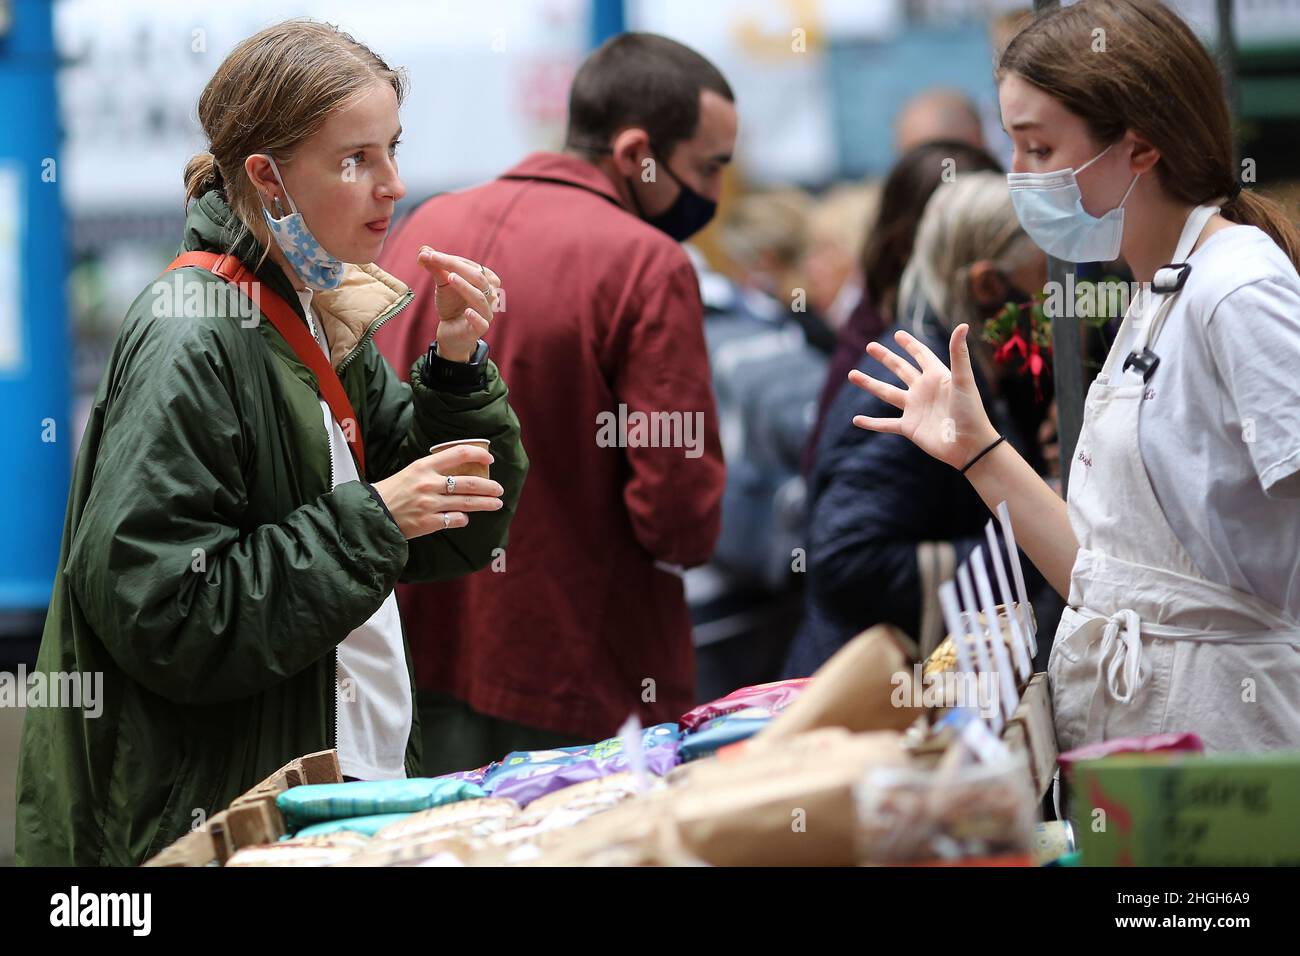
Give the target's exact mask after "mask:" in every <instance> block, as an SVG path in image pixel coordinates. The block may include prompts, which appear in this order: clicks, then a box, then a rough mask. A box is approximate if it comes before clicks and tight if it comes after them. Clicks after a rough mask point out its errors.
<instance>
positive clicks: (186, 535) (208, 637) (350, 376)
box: [17, 21, 528, 865]
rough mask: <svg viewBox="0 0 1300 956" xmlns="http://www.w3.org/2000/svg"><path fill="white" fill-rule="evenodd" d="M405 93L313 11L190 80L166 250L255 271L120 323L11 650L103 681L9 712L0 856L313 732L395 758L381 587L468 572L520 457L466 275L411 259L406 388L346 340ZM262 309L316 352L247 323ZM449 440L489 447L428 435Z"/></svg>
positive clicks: (123, 854) (198, 792) (173, 809)
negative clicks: (178, 229)
mask: <svg viewBox="0 0 1300 956" xmlns="http://www.w3.org/2000/svg"><path fill="white" fill-rule="evenodd" d="M403 92H404V83H403V80H402V78H401V76H400V75H399V74H398V73H396V72H394V71H393V70H392V69H390V68H389V67H388V66H387V65H386V64H385V63H384V62H383V61H382V60H380V59H379V57H377V56H376V55H375V54H374V53H373V52H372V51H370V50H369V49H367V48H366V47H364V46H363V45H361V44H359V43H357V42H355V41H354V40H352V38H350V37H348V36H346V35H345V34H342V33H340V32H339V31H337V30H335V29H334V28H333V27H330V26H327V25H323V24H318V23H313V22H310V21H289V22H287V23H283V24H280V25H278V26H275V27H271V28H269V29H267V30H264V31H262V32H261V33H259V34H257V35H256V36H254V37H251V38H250V39H248V40H246V41H244V42H243V43H241V44H240V45H239V46H238V47H236V48H235V49H234V51H232V53H231V54H230V56H229V57H228V58H227V59H226V61H225V62H224V63H223V64H222V65H221V67H220V68H219V69H218V71H217V73H216V74H215V75H214V76H213V78H212V80H211V81H210V82H209V83H208V85H207V87H206V89H205V90H204V92H203V96H202V98H201V99H200V101H199V119H200V122H201V123H202V125H203V128H204V131H205V133H206V134H207V137H208V139H209V141H210V143H211V146H210V149H211V153H203V154H200V155H199V156H196V157H195V158H194V159H193V160H192V161H191V162H190V164H189V167H188V168H187V169H186V177H185V180H186V183H185V185H186V192H187V205H190V203H191V201H192V205H190V210H189V214H188V218H187V221H186V225H185V235H184V240H183V244H182V252H183V253H195V252H207V253H219V254H221V253H224V254H229V255H231V256H234V257H236V258H237V259H238V260H239V261H240V262H242V263H243V265H244V266H246V267H247V269H248V270H250V271H251V272H252V273H253V282H252V283H251V284H249V285H246V286H244V287H243V289H242V291H241V289H240V288H239V287H237V286H235V285H232V284H230V283H227V282H226V281H225V280H224V279H222V278H220V277H219V276H218V275H215V274H214V271H210V268H211V269H214V270H215V269H218V267H216V266H211V265H210V263H208V266H209V267H210V268H209V267H205V266H204V265H203V264H200V265H189V266H186V267H183V268H178V269H176V270H175V271H172V272H168V273H166V274H164V275H163V276H162V277H161V278H160V279H159V281H157V282H155V283H153V284H151V286H150V287H149V288H148V289H146V290H145V291H144V292H143V293H142V294H141V296H140V297H139V298H138V299H137V300H136V301H135V303H134V304H133V305H132V306H131V309H130V311H129V313H128V314H127V316H126V318H125V320H124V322H123V324H122V328H121V331H120V333H119V335H118V339H117V343H116V345H115V347H114V350H113V353H112V356H111V358H110V360H109V365H108V369H107V370H106V372H105V374H104V379H103V382H102V383H101V384H100V387H99V391H98V394H97V395H96V398H95V404H94V409H93V412H92V414H91V416H90V420H89V423H88V425H87V427H86V432H85V436H84V438H83V441H82V445H81V450H80V453H79V456H78V460H77V467H76V472H75V475H74V478H73V483H72V489H71V493H70V496H69V501H68V512H67V518H66V521H65V525H64V531H63V542H62V550H61V554H60V557H59V567H58V573H57V578H56V581H55V586H54V593H53V596H52V598H51V602H50V609H49V615H48V617H47V618H46V623H45V633H44V637H43V640H42V643H41V649H40V655H39V658H38V661H37V670H38V671H43V672H46V673H48V674H50V675H57V674H72V675H93V676H95V677H96V679H100V678H99V677H98V675H102V698H103V699H102V700H101V701H96V702H95V711H99V713H98V714H97V715H96V713H95V712H94V711H92V710H91V709H90V708H89V707H80V708H73V707H42V708H33V709H30V710H29V711H28V713H27V720H26V724H25V726H24V728H23V741H22V751H21V755H20V760H19V771H18V777H19V780H18V828H17V830H18V832H17V856H18V861H19V862H20V863H28V864H83V865H123V864H125V865H130V864H138V863H140V862H142V861H143V860H145V859H146V858H148V857H149V856H151V855H152V854H154V853H156V852H157V851H159V850H160V849H162V848H163V847H165V846H166V845H168V844H169V843H170V842H172V841H173V840H175V839H176V838H177V837H179V836H181V835H183V834H184V833H185V832H186V831H188V830H189V829H190V828H191V827H193V826H195V825H197V824H199V823H201V822H202V821H204V820H205V819H206V818H207V817H208V816H209V815H211V814H212V813H215V812H216V811H218V810H220V809H221V808H223V807H225V806H226V805H227V804H228V803H229V802H230V801H231V799H232V798H234V797H235V796H237V795H238V794H240V793H241V792H243V791H244V790H246V789H248V788H249V787H251V786H253V785H254V784H256V783H257V782H258V781H260V780H262V779H263V778H265V777H266V776H267V775H269V774H270V773H272V772H273V771H274V770H276V769H277V768H278V767H280V766H281V765H283V764H284V763H286V762H287V761H289V760H291V759H293V758H294V757H297V756H300V755H302V754H305V753H310V752H313V751H318V750H324V749H327V748H337V749H338V751H339V760H340V764H341V766H342V769H343V772H344V774H345V775H347V776H351V777H357V778H362V779H386V778H394V777H401V776H404V775H415V774H417V773H418V768H419V766H420V759H419V752H418V742H419V740H420V734H419V729H418V727H417V726H415V708H414V703H413V686H412V685H413V681H412V678H411V673H410V655H409V649H408V648H407V647H406V644H405V639H404V636H403V634H402V629H401V623H400V620H399V618H398V615H397V606H396V603H395V600H394V597H393V587H394V585H395V584H396V583H397V582H398V581H399V580H400V581H427V580H439V579H447V578H452V577H457V576H459V575H462V574H468V573H470V572H472V571H475V570H478V569H480V568H483V567H485V566H487V565H488V564H489V563H490V562H491V561H492V559H493V558H494V556H496V555H497V554H499V553H500V550H499V549H501V548H503V547H504V546H505V543H506V535H507V528H508V526H509V523H510V517H511V515H512V513H513V511H514V506H515V504H516V502H517V501H518V499H519V492H520V489H521V487H522V485H523V481H524V476H525V474H526V472H527V468H528V462H527V458H526V456H525V454H524V450H523V447H522V446H521V444H520V441H519V422H518V419H517V418H516V417H515V415H514V413H513V412H512V411H511V409H510V406H509V404H508V402H507V393H506V387H505V383H504V382H502V381H501V378H500V376H499V375H498V374H497V370H496V368H495V366H494V365H493V364H492V363H491V362H490V361H488V360H487V358H486V355H485V352H486V346H484V345H482V344H481V336H482V334H483V333H484V332H485V331H486V329H487V327H488V324H489V322H490V320H491V317H492V308H491V300H492V298H493V297H494V295H495V293H496V289H497V286H498V285H499V280H497V278H496V276H495V275H494V274H493V273H492V272H491V270H489V269H487V268H485V267H482V266H480V265H478V264H477V263H473V262H470V261H468V260H464V259H460V258H457V257H454V256H448V255H444V254H442V253H438V252H434V251H432V250H426V251H424V252H422V253H421V264H422V265H424V267H425V268H428V269H430V270H431V271H433V272H434V273H435V275H436V276H437V283H438V290H437V296H438V311H439V316H440V319H441V324H440V325H439V327H438V332H437V344H436V348H435V349H434V350H431V351H432V354H431V355H428V356H425V357H422V358H421V359H420V360H419V361H417V362H416V363H415V366H414V367H413V368H412V369H411V374H410V384H409V385H408V384H406V383H404V382H403V381H401V380H400V379H399V377H398V376H397V374H395V372H394V370H393V369H392V368H391V367H390V366H389V365H388V364H387V362H385V360H384V359H383V358H382V357H381V356H380V354H379V352H378V351H377V350H376V348H375V346H374V344H373V342H372V341H371V340H372V337H373V335H374V333H375V330H376V329H377V328H378V327H379V326H380V325H381V324H382V323H383V322H384V321H386V320H387V319H388V318H390V317H391V316H393V315H394V314H396V313H397V312H399V311H400V310H401V309H403V308H405V307H406V305H407V304H408V303H409V302H410V300H411V297H412V293H411V292H410V291H409V290H408V289H407V288H406V287H405V286H404V285H403V284H402V283H400V282H399V281H397V280H396V279H394V278H393V277H392V276H389V275H388V274H386V273H384V272H382V271H381V270H379V269H378V268H376V267H375V266H374V265H373V264H371V263H372V262H373V260H374V259H375V258H376V257H377V256H378V254H379V251H380V249H381V248H382V246H383V241H384V236H385V234H386V232H387V228H388V225H389V223H390V220H391V216H392V213H393V208H394V205H395V203H396V202H397V201H398V200H399V199H400V198H401V197H402V195H403V193H404V192H405V190H404V187H403V186H402V183H401V180H400V178H399V177H398V172H397V164H396V160H395V150H396V141H397V137H398V134H399V132H400V127H399V123H398V106H399V104H400V102H401V99H402V94H403ZM191 258H192V259H193V258H195V257H191ZM199 260H200V262H203V260H202V259H201V257H199ZM218 271H219V270H218ZM276 300H282V301H283V302H285V303H288V306H289V307H290V308H287V309H284V308H282V309H278V310H274V311H276V314H277V315H278V316H279V317H280V320H281V321H284V320H285V319H286V318H287V319H289V320H291V322H293V323H297V325H299V326H302V325H305V326H306V328H307V329H308V330H309V331H310V333H311V336H312V337H313V338H314V339H315V347H318V348H319V350H320V353H321V354H320V355H309V352H310V349H311V348H312V347H313V346H312V342H311V339H308V338H306V337H305V336H303V335H302V330H301V328H288V333H291V334H289V337H288V339H286V337H285V335H282V334H281V332H280V331H279V330H278V329H277V326H276V325H275V324H274V322H273V321H272V320H269V319H268V314H269V313H270V312H272V311H273V309H272V305H273V304H274V302H275V301H276ZM254 302H257V303H259V304H260V307H259V308H254V307H253V305H252V303H254ZM290 340H293V342H294V344H291V341H290ZM304 341H305V342H306V343H307V344H306V345H305V346H304V345H303V342H304ZM304 348H305V349H307V351H304ZM322 359H324V362H322ZM430 363H432V364H430ZM313 364H315V365H316V366H317V367H318V370H319V372H320V376H319V379H318V374H317V372H316V371H313V370H312V365H313ZM328 366H332V367H333V370H334V374H335V375H337V378H338V380H339V381H340V382H341V384H342V393H344V394H345V395H346V400H345V401H340V397H339V395H338V394H335V393H331V390H330V388H329V387H328V386H329V381H321V380H322V379H324V380H329V379H331V378H332V376H331V375H330V374H329V372H328ZM326 399H329V400H328V401H327V400H326ZM349 405H350V406H351V407H350V408H348V406H349ZM342 409H346V410H347V411H348V412H349V413H350V414H346V415H345V414H340V413H339V412H340V410H342ZM459 438H486V439H489V440H490V443H491V444H490V453H489V451H488V450H484V449H482V448H481V447H475V446H464V445H462V446H457V447H454V448H452V449H450V450H448V451H443V452H439V453H436V454H429V449H430V448H431V447H432V446H433V445H436V444H439V443H441V442H446V441H451V440H453V439H459ZM354 446H355V448H354ZM489 463H490V465H491V478H490V479H488V478H476V477H469V476H466V475H465V474H464V472H465V471H466V470H467V469H466V467H465V466H467V465H474V464H478V465H483V464H489ZM456 475H460V477H449V476H456Z"/></svg>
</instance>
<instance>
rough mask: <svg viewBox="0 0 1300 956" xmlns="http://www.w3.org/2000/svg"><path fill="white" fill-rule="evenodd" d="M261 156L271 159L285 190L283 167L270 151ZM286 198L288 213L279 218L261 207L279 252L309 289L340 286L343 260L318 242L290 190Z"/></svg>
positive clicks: (277, 178)
mask: <svg viewBox="0 0 1300 956" xmlns="http://www.w3.org/2000/svg"><path fill="white" fill-rule="evenodd" d="M262 155H264V156H265V157H266V158H267V160H268V161H269V162H270V164H271V171H272V172H273V173H275V178H276V181H277V182H279V184H280V188H281V189H284V180H283V179H281V178H280V170H279V168H278V167H277V166H276V165H275V159H274V158H273V157H272V156H271V154H270V153H263V154H262ZM284 198H285V201H286V202H288V203H289V215H287V216H284V217H282V218H280V219H276V218H274V217H273V216H272V215H271V211H270V210H269V209H267V208H266V206H265V205H263V206H262V218H263V219H265V220H266V225H267V228H268V229H270V230H271V236H272V237H273V238H274V239H275V241H276V244H277V245H278V246H279V247H280V251H281V252H283V253H284V257H285V258H286V259H288V260H289V265H290V266H292V267H293V271H294V272H296V273H297V274H298V278H299V279H301V280H302V281H303V283H304V284H305V285H306V286H307V288H309V289H314V290H316V291H317V292H325V291H327V290H329V289H336V288H338V285H339V283H340V282H342V281H343V263H342V262H341V261H340V260H339V259H336V258H335V257H334V256H332V255H330V254H329V253H328V252H326V251H325V247H324V246H322V245H321V244H320V243H319V242H317V241H316V237H315V236H313V235H312V234H311V230H310V229H308V228H307V223H306V222H304V221H303V218H302V213H300V212H299V211H298V207H297V206H295V205H294V202H293V198H292V197H291V196H290V195H289V190H287V189H284ZM277 205H278V203H277Z"/></svg>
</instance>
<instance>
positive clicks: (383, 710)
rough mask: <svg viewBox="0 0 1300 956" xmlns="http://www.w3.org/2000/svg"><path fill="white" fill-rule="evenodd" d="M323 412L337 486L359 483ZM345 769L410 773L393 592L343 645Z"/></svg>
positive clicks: (342, 441)
mask: <svg viewBox="0 0 1300 956" xmlns="http://www.w3.org/2000/svg"><path fill="white" fill-rule="evenodd" d="M311 297H312V293H311V292H310V291H306V292H299V293H298V298H299V300H300V301H301V302H302V307H303V310H304V311H305V312H306V313H307V321H308V324H309V325H310V326H311V329H312V333H313V334H314V335H315V336H316V341H317V342H318V343H319V344H320V347H321V350H322V351H323V352H324V353H325V355H326V357H327V358H328V356H329V348H328V346H327V345H326V342H325V334H324V330H323V329H322V328H321V327H320V323H318V322H317V321H316V318H315V316H314V315H312V311H311ZM320 407H321V415H322V417H323V422H324V425H325V429H326V431H327V432H328V433H329V436H330V439H329V441H330V458H331V462H332V463H331V466H330V467H331V469H332V473H333V475H334V487H335V488H337V487H338V486H339V485H341V484H343V483H344V482H347V481H357V480H359V476H358V475H357V466H356V462H355V461H353V460H352V452H351V451H350V450H349V449H348V445H347V439H346V438H345V437H344V435H343V430H342V429H341V428H340V427H339V423H338V422H337V421H336V420H335V418H334V415H333V413H332V412H330V408H329V405H328V404H327V403H326V402H325V401H324V399H322V400H321V403H320ZM335 691H336V695H337V697H336V699H337V701H338V744H337V747H338V756H339V769H340V770H341V771H342V773H343V775H344V776H346V777H358V778H360V779H362V780H393V779H400V778H402V777H405V776H406V768H405V765H404V763H405V758H406V742H407V739H408V738H409V737H410V734H411V679H410V674H409V672H408V670H407V667H406V649H405V646H404V645H403V643H402V621H401V618H400V617H399V616H398V610H397V596H396V595H395V594H394V593H393V592H392V591H389V592H388V596H387V597H386V598H384V603H383V604H381V605H380V606H379V610H377V611H376V612H375V613H374V614H373V615H372V616H371V617H370V620H368V621H366V623H364V624H362V625H361V626H360V627H359V628H357V629H356V630H355V631H353V632H352V633H351V634H349V635H348V636H347V637H346V638H345V639H344V641H343V643H342V644H340V645H339V648H338V672H337V674H336V687H335Z"/></svg>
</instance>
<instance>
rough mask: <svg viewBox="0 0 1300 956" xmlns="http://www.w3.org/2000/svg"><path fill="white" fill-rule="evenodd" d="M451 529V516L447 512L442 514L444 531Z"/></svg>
mask: <svg viewBox="0 0 1300 956" xmlns="http://www.w3.org/2000/svg"><path fill="white" fill-rule="evenodd" d="M450 527H451V515H449V514H447V512H445V511H444V512H443V513H442V530H443V531H446V530H447V529H448V528H450Z"/></svg>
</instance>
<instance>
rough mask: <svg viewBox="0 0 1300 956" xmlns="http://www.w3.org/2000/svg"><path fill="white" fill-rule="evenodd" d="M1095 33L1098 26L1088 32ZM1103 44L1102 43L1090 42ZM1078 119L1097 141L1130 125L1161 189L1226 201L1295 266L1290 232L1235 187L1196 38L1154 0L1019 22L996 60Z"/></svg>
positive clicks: (1261, 200) (1297, 251)
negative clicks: (1156, 155) (1151, 152)
mask: <svg viewBox="0 0 1300 956" xmlns="http://www.w3.org/2000/svg"><path fill="white" fill-rule="evenodd" d="M1098 31H1101V32H1098ZM1098 42H1101V43H1104V48H1097V47H1096V45H1095V44H1097V43H1098ZM1008 73H1015V74H1017V75H1019V76H1021V77H1023V78H1024V79H1025V80H1026V81H1028V82H1029V83H1032V84H1033V85H1034V86H1036V87H1038V88H1039V89H1041V90H1043V92H1045V93H1047V94H1048V95H1049V96H1051V97H1052V98H1053V99H1055V100H1058V101H1059V102H1060V103H1061V104H1062V105H1064V106H1065V108H1066V109H1068V110H1069V111H1070V112H1071V113H1074V114H1075V115H1076V116H1078V117H1080V118H1081V119H1082V120H1083V121H1084V122H1085V123H1086V124H1087V125H1088V130H1089V132H1090V133H1091V134H1092V136H1093V137H1094V138H1095V139H1097V140H1098V141H1099V142H1103V143H1112V142H1115V141H1116V140H1118V139H1119V138H1120V137H1122V136H1123V135H1124V132H1125V131H1126V130H1129V129H1131V130H1133V131H1134V132H1136V133H1138V134H1140V135H1141V136H1143V137H1144V138H1146V139H1147V140H1149V141H1150V142H1151V144H1152V145H1153V146H1155V148H1156V149H1158V150H1159V151H1160V160H1159V162H1158V163H1157V164H1156V167H1155V171H1156V175H1157V176H1158V177H1159V181H1160V184H1161V186H1162V187H1164V190H1165V192H1167V193H1168V194H1169V195H1170V196H1173V197H1175V198H1176V199H1178V200H1180V201H1182V202H1185V203H1190V204H1198V205H1199V204H1203V203H1206V202H1209V201H1210V200H1215V199H1226V202H1224V203H1223V204H1222V212H1223V216H1224V218H1226V219H1229V220H1231V221H1232V222H1235V223H1241V224H1243V225H1249V226H1258V227H1259V228H1260V229H1262V230H1263V231H1264V232H1266V233H1267V234H1268V235H1269V237H1270V238H1272V240H1273V241H1274V242H1276V243H1277V244H1278V246H1279V247H1280V248H1281V249H1282V251H1283V252H1285V253H1286V254H1287V256H1288V257H1289V258H1290V259H1291V262H1292V263H1293V264H1295V265H1296V267H1297V268H1300V232H1298V231H1297V229H1296V226H1295V223H1294V222H1292V221H1291V220H1290V218H1289V217H1288V216H1287V213H1286V210H1285V209H1284V208H1283V207H1282V206H1281V205H1280V204H1279V203H1277V202H1276V201H1274V200H1272V199H1269V198H1267V197H1265V196H1262V195H1260V194H1258V193H1254V192H1248V191H1243V190H1242V188H1241V184H1240V182H1239V181H1238V178H1237V167H1236V163H1235V160H1234V158H1233V155H1232V145H1233V144H1232V123H1231V118H1230V116H1229V113H1228V104H1227V100H1226V98H1225V96H1224V93H1223V85H1222V81H1221V79H1220V77H1219V71H1218V69H1217V68H1216V66H1215V63H1214V60H1213V59H1212V58H1211V56H1210V54H1209V53H1208V52H1207V51H1206V49H1205V47H1204V46H1203V45H1202V44H1201V41H1200V40H1199V39H1198V38H1197V37H1196V34H1195V33H1193V32H1192V30H1191V28H1190V27H1188V26H1187V24H1186V23H1184V22H1183V20H1182V18H1181V17H1179V16H1178V14H1176V13H1174V12H1173V11H1172V10H1170V9H1169V8H1168V7H1167V6H1165V5H1164V4H1163V3H1160V2H1158V0H1079V2H1078V3H1075V4H1073V5H1071V6H1068V7H1061V8H1059V9H1057V10H1055V11H1053V12H1052V13H1049V14H1047V15H1045V16H1042V17H1040V18H1038V19H1037V20H1035V21H1034V22H1033V23H1031V24H1029V25H1028V26H1027V27H1025V29H1023V30H1021V31H1020V32H1019V33H1017V34H1016V35H1015V37H1014V38H1012V40H1011V42H1010V43H1009V44H1007V48H1006V50H1005V51H1004V52H1003V54H1002V57H1001V59H1000V61H999V63H998V69H997V78H998V81H999V82H1001V80H1002V78H1003V77H1004V76H1006V74H1008Z"/></svg>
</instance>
